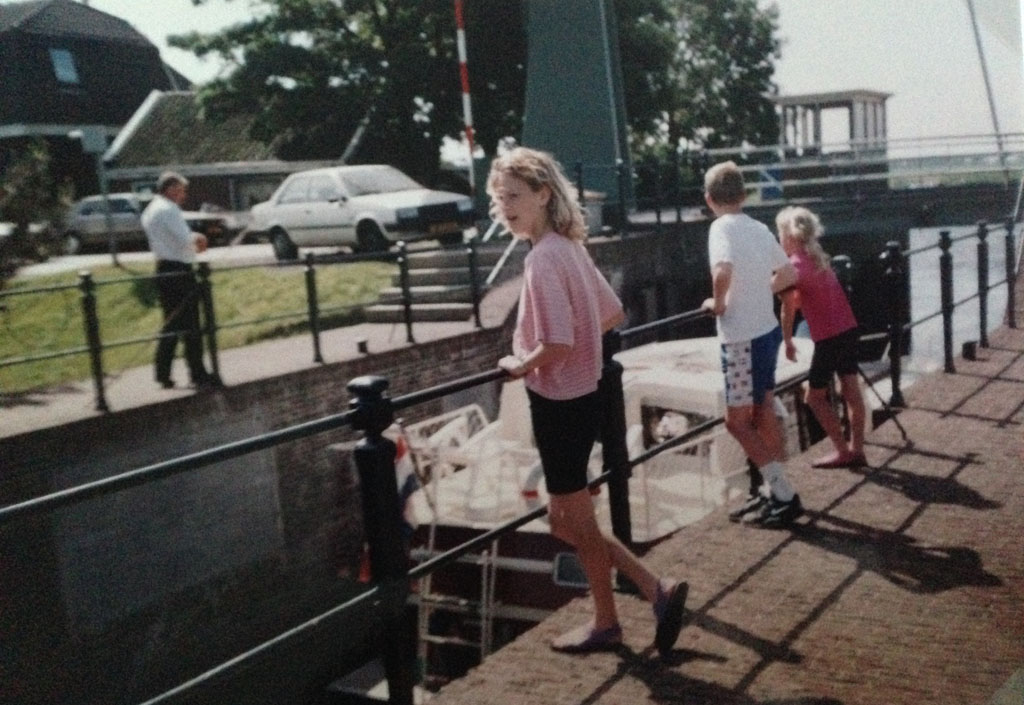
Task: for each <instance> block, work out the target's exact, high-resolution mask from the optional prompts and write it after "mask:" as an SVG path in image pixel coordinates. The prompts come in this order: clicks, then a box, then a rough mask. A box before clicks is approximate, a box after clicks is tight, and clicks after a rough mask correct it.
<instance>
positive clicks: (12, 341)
mask: <svg viewBox="0 0 1024 705" xmlns="http://www.w3.org/2000/svg"><path fill="white" fill-rule="evenodd" d="M143 269H144V270H145V271H144V272H143V271H141V270H143ZM134 270H135V271H126V270H123V269H118V268H115V267H113V266H107V267H100V268H96V269H93V270H91V271H92V275H93V281H94V282H95V283H96V310H97V315H98V318H99V321H100V340H101V341H102V343H103V345H104V346H105V349H104V351H103V369H104V372H106V373H112V372H118V371H120V370H124V369H128V368H131V367H139V366H143V365H147V364H150V363H151V362H152V359H153V350H154V346H155V345H156V343H155V341H153V340H144V339H146V338H150V337H152V336H155V335H156V334H157V333H159V330H160V326H161V324H162V314H161V312H160V305H159V303H158V302H157V296H156V287H155V285H154V283H153V280H152V279H151V278H149V276H148V274H149V271H150V270H148V268H134ZM394 271H396V267H395V265H394V264H391V263H381V262H355V263H348V264H330V265H321V266H318V267H317V268H316V286H317V298H318V300H319V308H320V311H321V316H322V323H321V327H322V328H329V327H337V326H340V325H347V324H352V323H356V322H359V321H361V320H362V307H363V306H364V305H369V304H372V303H375V302H376V300H377V295H378V292H379V291H380V290H381V289H383V288H384V287H387V286H389V285H390V283H391V275H392V273H393V272H394ZM78 281H79V278H78V275H77V273H75V272H68V273H65V274H55V275H51V276H45V277H16V278H15V279H13V280H11V281H9V282H8V283H7V288H6V289H5V292H7V293H10V292H12V291H18V290H24V291H27V290H30V289H49V290H47V291H43V292H39V293H25V294H19V295H16V296H6V297H3V298H0V304H3V305H4V306H5V307H6V309H7V310H6V311H0V363H5V362H10V361H12V360H16V359H18V360H20V359H23V358H34V357H37V356H40V355H49V354H54V353H59V352H61V351H70V350H84V348H85V346H86V339H85V326H84V323H83V314H82V303H81V302H82V293H81V291H80V289H79V288H78V286H77V284H78ZM210 281H211V287H212V291H213V301H214V313H215V316H216V320H217V327H218V332H217V347H218V348H219V349H221V350H223V349H227V348H233V347H239V346H243V345H248V344H251V343H254V342H257V341H260V340H265V339H268V338H275V337H283V336H287V335H294V334H297V333H302V332H305V331H308V307H307V301H306V279H305V267H287V268H285V267H247V268H243V269H224V270H217V269H214V270H213V271H212V274H211V277H210ZM90 374H91V372H90V363H89V356H88V354H86V353H85V352H84V351H83V352H81V353H77V354H73V355H67V356H59V357H52V358H49V359H45V360H40V361H35V362H25V363H22V364H14V365H10V364H3V365H2V366H0V391H2V392H4V393H8V394H9V393H16V392H24V391H27V390H31V389H38V388H41V387H54V386H59V385H60V384H62V383H65V382H69V381H74V380H81V379H87V378H89V376H90Z"/></svg>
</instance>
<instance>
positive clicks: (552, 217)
mask: <svg viewBox="0 0 1024 705" xmlns="http://www.w3.org/2000/svg"><path fill="white" fill-rule="evenodd" d="M487 193H488V195H489V196H490V197H491V202H492V205H491V213H492V215H493V216H494V218H495V219H496V220H498V221H499V222H500V223H502V224H503V225H504V226H505V227H506V228H508V230H510V231H511V232H512V234H513V235H515V236H516V237H518V238H521V239H524V240H529V241H530V243H531V245H532V249H531V251H530V253H529V254H528V255H527V257H526V265H525V272H524V275H523V290H522V293H521V295H520V297H519V313H518V319H517V321H516V329H515V334H514V336H513V342H512V350H513V353H514V354H513V355H508V356H506V357H503V358H502V359H501V360H499V361H498V365H499V366H500V367H501V368H502V369H504V370H505V371H506V372H508V373H509V375H511V376H512V377H516V378H519V377H522V378H524V381H525V384H526V389H527V393H528V395H529V398H530V418H531V421H532V424H533V435H534V440H535V441H536V443H537V450H538V452H539V454H540V460H541V467H542V468H543V471H544V481H545V483H546V485H547V490H548V494H549V495H550V498H551V500H550V504H549V506H548V515H549V518H550V522H551V532H552V533H553V534H554V535H555V536H557V537H558V538H560V539H562V540H563V541H565V542H566V543H569V544H570V545H572V546H573V547H574V548H575V549H576V552H577V553H578V554H579V558H580V564H581V565H582V566H583V570H584V572H585V573H586V575H587V581H588V583H589V584H590V592H591V596H592V597H593V600H594V618H593V620H591V621H590V622H588V623H586V624H584V625H581V626H579V627H577V628H575V629H573V630H571V631H569V632H567V633H566V634H563V635H562V636H559V637H558V638H556V639H555V640H554V641H553V642H552V644H551V646H552V648H553V649H555V650H556V651H566V652H573V653H582V652H587V651H597V650H603V649H614V648H616V647H618V646H619V645H620V644H621V643H622V628H621V627H620V626H619V619H618V614H617V612H616V608H615V600H614V595H613V592H612V581H611V571H612V567H613V566H614V567H615V568H617V569H618V570H619V571H621V572H622V573H624V574H625V575H627V576H629V578H630V579H632V580H633V582H634V583H636V585H637V586H638V587H639V589H640V591H641V593H643V595H644V597H646V598H647V599H648V600H650V601H651V603H652V604H653V605H654V615H655V618H656V620H657V627H656V631H655V644H656V645H657V647H658V650H659V651H660V652H661V653H663V654H664V653H667V652H668V651H669V650H671V648H672V646H673V644H675V641H676V639H677V637H678V636H679V631H680V629H681V628H682V623H683V606H684V603H685V601H686V592H687V585H686V583H684V582H674V581H671V580H664V579H659V578H658V577H657V576H655V575H654V574H653V573H651V571H650V570H648V569H647V568H646V567H645V566H644V564H643V563H642V562H641V561H640V560H639V559H638V558H637V557H636V556H635V555H633V554H632V553H631V552H630V551H629V550H628V549H627V548H626V547H625V546H623V545H622V544H621V543H620V542H619V541H618V540H617V539H615V537H613V536H609V535H607V534H605V533H604V532H603V531H602V530H601V528H600V526H599V525H598V523H597V517H596V515H595V512H594V504H593V500H592V499H591V495H590V492H589V491H588V490H587V463H588V461H589V458H590V451H591V449H592V448H593V445H594V439H595V437H596V436H597V433H598V429H599V428H600V422H601V401H600V398H599V397H598V391H597V386H598V380H599V379H600V377H601V367H602V359H601V336H602V334H603V333H605V332H606V331H608V330H611V329H612V328H613V327H615V326H617V325H619V323H621V322H622V321H623V319H624V315H623V311H622V304H621V303H620V302H619V299H618V297H617V296H616V295H615V292H614V291H612V288H611V286H609V284H608V282H607V281H606V280H605V278H604V277H603V276H602V275H601V273H600V272H598V271H597V268H596V267H595V266H594V262H593V260H591V258H590V255H589V254H587V251H586V249H585V248H584V246H583V240H584V239H585V237H586V228H585V226H584V221H583V213H582V210H581V208H580V206H579V203H578V202H577V200H576V198H575V196H574V193H575V191H574V189H573V188H572V185H571V184H570V183H569V180H568V179H567V178H566V177H565V174H564V173H563V172H562V169H561V167H560V166H559V164H558V163H557V162H556V161H555V160H554V159H553V158H552V157H551V155H549V154H546V153H544V152H538V151H536V150H532V149H526V148H523V147H518V148H516V149H513V150H511V151H510V152H508V153H506V154H504V155H502V156H500V157H498V158H497V159H495V160H494V162H493V163H492V165H491V172H490V175H489V176H488V178H487Z"/></svg>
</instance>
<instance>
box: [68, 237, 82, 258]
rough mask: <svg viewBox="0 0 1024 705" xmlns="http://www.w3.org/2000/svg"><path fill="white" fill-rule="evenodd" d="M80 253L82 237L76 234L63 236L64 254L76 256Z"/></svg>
mask: <svg viewBox="0 0 1024 705" xmlns="http://www.w3.org/2000/svg"><path fill="white" fill-rule="evenodd" d="M81 251H82V236H81V235H79V234H78V233H68V234H67V235H65V236H64V254H68V255H77V254H79V253H81Z"/></svg>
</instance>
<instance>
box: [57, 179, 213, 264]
mask: <svg viewBox="0 0 1024 705" xmlns="http://www.w3.org/2000/svg"><path fill="white" fill-rule="evenodd" d="M104 200H106V201H109V202H110V222H109V228H110V232H112V233H113V235H114V242H115V244H116V245H117V247H118V249H123V248H126V247H145V246H146V233H145V231H144V230H143V229H142V220H141V218H142V211H143V209H144V208H145V207H146V205H147V204H148V203H149V202H150V200H152V196H150V195H149V194H139V193H131V192H126V193H111V194H108V195H107V198H106V199H104V198H103V196H102V195H96V196H86V197H85V198H82V199H80V200H78V201H76V202H75V203H74V205H72V206H71V208H70V209H69V210H68V212H67V215H66V216H65V218H64V225H63V230H62V234H63V237H64V251H65V252H66V253H67V254H69V255H73V254H77V253H79V252H81V251H82V250H83V249H85V248H96V247H107V246H108V245H109V243H110V236H109V234H108V230H107V229H108V223H107V212H106V208H105V206H104ZM182 215H184V216H185V221H186V222H187V223H188V225H189V227H190V228H192V230H194V231H195V232H198V233H202V234H204V235H206V237H207V240H209V243H210V244H211V245H216V244H227V242H228V240H229V239H230V236H231V235H232V228H231V227H229V223H228V222H227V220H226V219H225V217H224V216H223V215H221V214H216V213H204V212H202V211H183V213H182Z"/></svg>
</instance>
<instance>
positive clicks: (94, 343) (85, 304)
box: [78, 272, 110, 411]
mask: <svg viewBox="0 0 1024 705" xmlns="http://www.w3.org/2000/svg"><path fill="white" fill-rule="evenodd" d="M78 288H79V289H80V290H81V291H82V322H83V323H84V325H85V341H86V344H87V345H88V346H89V363H90V366H91V368H92V384H93V388H94V390H95V392H96V411H110V407H108V406H107V398H106V394H105V393H104V391H103V343H102V342H100V321H99V317H98V316H97V315H96V284H95V282H93V280H92V273H91V272H79V273H78Z"/></svg>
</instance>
